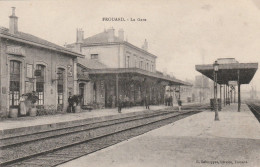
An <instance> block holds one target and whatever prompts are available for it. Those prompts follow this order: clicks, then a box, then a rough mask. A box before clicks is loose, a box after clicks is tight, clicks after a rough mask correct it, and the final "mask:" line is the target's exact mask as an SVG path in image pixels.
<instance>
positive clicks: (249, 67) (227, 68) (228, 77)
mask: <svg viewBox="0 0 260 167" xmlns="http://www.w3.org/2000/svg"><path fill="white" fill-rule="evenodd" d="M218 63H219V70H218V73H217V76H218V77H217V78H218V79H217V83H218V84H226V85H227V84H228V83H229V81H238V78H239V83H240V84H249V83H250V81H251V80H252V79H253V77H254V75H255V73H256V71H257V69H258V63H238V62H235V63H233V62H232V63H224V64H221V61H220V62H218ZM196 70H197V71H198V72H200V73H201V74H203V75H205V76H206V77H208V78H210V79H212V80H214V75H213V64H206V65H196Z"/></svg>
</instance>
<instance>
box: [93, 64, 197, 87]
mask: <svg viewBox="0 0 260 167" xmlns="http://www.w3.org/2000/svg"><path fill="white" fill-rule="evenodd" d="M89 74H90V75H109V74H121V75H124V74H125V75H132V76H140V77H142V78H147V77H148V78H155V79H159V80H161V81H164V82H168V84H169V85H182V86H192V84H190V83H188V82H185V81H181V80H179V79H176V78H173V77H169V76H165V75H163V74H158V73H154V72H149V71H146V70H142V69H138V68H106V69H92V70H91V71H90V72H89Z"/></svg>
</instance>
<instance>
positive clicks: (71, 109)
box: [68, 92, 73, 113]
mask: <svg viewBox="0 0 260 167" xmlns="http://www.w3.org/2000/svg"><path fill="white" fill-rule="evenodd" d="M68 103H69V107H68V112H69V113H72V112H73V98H72V96H71V92H69V98H68Z"/></svg>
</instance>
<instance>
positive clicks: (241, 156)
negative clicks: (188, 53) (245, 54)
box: [60, 104, 260, 167]
mask: <svg viewBox="0 0 260 167" xmlns="http://www.w3.org/2000/svg"><path fill="white" fill-rule="evenodd" d="M214 116H215V114H214V112H212V111H204V112H201V113H198V114H195V115H192V116H190V117H187V118H184V119H182V120H179V121H176V122H174V123H172V124H168V125H166V126H163V127H161V128H158V129H155V130H152V131H150V132H148V133H145V134H144V135H140V136H137V137H134V138H131V139H129V140H127V141H124V142H121V143H118V144H116V145H113V146H111V147H108V148H105V149H103V150H101V151H98V152H95V153H92V154H89V155H87V156H84V157H81V158H78V159H76V160H73V161H70V162H68V163H66V164H62V165H60V167H69V166H78V167H83V166H86V164H87V166H91V167H108V166H113V167H121V166H127V167H136V166H142V167H158V166H164V167H182V166H190V167H197V166H198V167H208V166H217V167H220V166H221V167H222V166H225V167H226V166H232V167H236V166H243V167H258V166H259V164H260V154H259V151H260V124H259V122H258V121H257V119H256V118H255V116H254V115H253V114H252V113H251V111H250V110H249V108H248V107H247V106H246V105H245V104H242V105H241V112H237V104H231V105H230V106H226V107H225V108H223V110H222V111H220V112H219V117H220V121H214Z"/></svg>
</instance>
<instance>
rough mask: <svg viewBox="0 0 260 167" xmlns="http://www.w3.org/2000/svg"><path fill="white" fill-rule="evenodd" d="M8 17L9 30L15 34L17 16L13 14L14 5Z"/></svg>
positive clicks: (16, 30)
mask: <svg viewBox="0 0 260 167" xmlns="http://www.w3.org/2000/svg"><path fill="white" fill-rule="evenodd" d="M9 18H10V19H9V32H10V33H12V34H16V33H17V32H18V17H16V16H15V7H12V15H11V16H9Z"/></svg>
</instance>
